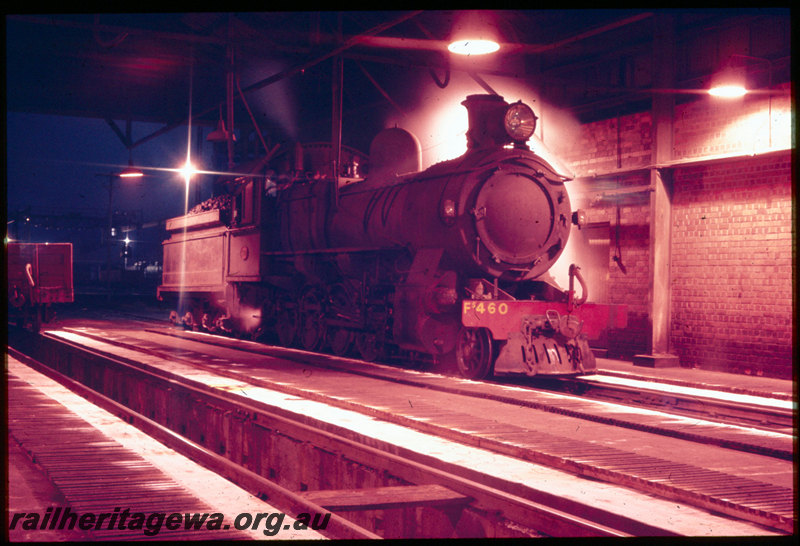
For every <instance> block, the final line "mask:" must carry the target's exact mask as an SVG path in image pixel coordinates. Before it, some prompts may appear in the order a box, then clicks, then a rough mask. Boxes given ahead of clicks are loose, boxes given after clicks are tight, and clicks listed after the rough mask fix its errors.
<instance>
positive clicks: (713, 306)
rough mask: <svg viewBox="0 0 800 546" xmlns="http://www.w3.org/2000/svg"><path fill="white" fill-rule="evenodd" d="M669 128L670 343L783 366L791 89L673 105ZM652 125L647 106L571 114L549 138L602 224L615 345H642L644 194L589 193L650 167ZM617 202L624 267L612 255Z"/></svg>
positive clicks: (703, 356)
mask: <svg viewBox="0 0 800 546" xmlns="http://www.w3.org/2000/svg"><path fill="white" fill-rule="evenodd" d="M673 128H674V134H673V157H674V159H676V160H683V161H687V163H686V164H684V165H681V164H680V163H679V164H676V165H675V166H674V167H672V168H671V169H670V170H671V172H672V177H673V198H672V203H673V208H672V241H671V278H672V315H671V331H670V345H671V352H672V353H674V354H677V355H678V356H679V357H680V360H681V365H683V366H688V367H700V368H707V369H716V370H726V371H732V372H737V373H752V374H756V375H768V376H776V377H791V374H792V327H793V315H792V311H793V307H792V289H793V286H792V279H793V278H794V254H793V252H794V246H793V243H792V236H793V233H792V226H793V217H792V168H791V165H792V154H791V151H790V148H791V143H792V139H791V134H792V131H791V105H790V101H789V98H788V96H776V97H772V98H771V99H769V98H766V97H764V96H754V97H747V98H745V99H742V100H741V101H738V102H737V101H734V102H716V101H713V100H710V99H701V100H697V101H694V102H690V103H686V104H682V105H677V106H676V109H675V119H674V127H673ZM651 133H652V121H651V116H650V113H649V112H644V113H639V114H633V115H629V116H622V117H619V118H614V119H609V120H603V121H599V122H595V123H592V124H587V125H583V126H581V127H580V129H579V131H578V132H577V133H576V134H575V135H574V137H573V138H572V139H570V141H569V143H568V144H567V145H566V146H565V147H562V148H561V149H559V150H558V153H559V156H560V157H561V158H562V159H563V160H564V162H565V163H566V164H567V165H568V166H569V167H570V168H571V169H572V170H573V172H575V173H576V175H577V176H578V178H577V180H576V181H575V182H576V184H575V185H576V186H577V187H578V188H580V190H579V192H578V193H579V195H577V196H575V198H573V201H574V202H575V203H576V206H581V207H583V208H585V209H586V210H587V213H588V217H589V221H590V222H593V223H597V222H608V225H609V239H610V241H611V247H610V249H609V264H608V275H607V278H608V283H609V285H608V295H609V296H608V298H609V303H625V304H627V305H628V306H629V310H630V315H629V327H628V328H626V329H625V330H624V331H622V332H614V333H612V334H613V335H611V336H609V355H610V356H615V357H623V358H625V357H630V356H632V355H633V354H636V353H642V352H648V344H649V341H648V340H649V332H650V328H651V326H650V321H649V313H648V307H649V279H650V272H649V237H650V231H649V225H650V211H649V195H648V194H646V193H639V194H630V195H623V194H615V195H614V196H612V197H610V198H603V199H593V198H592V196H597V195H599V194H602V193H603V191H604V190H608V189H612V190H617V189H620V188H625V187H626V186H631V187H635V186H637V185H647V184H648V183H649V174H648V172H647V171H646V170H643V171H636V170H635V169H637V168H642V167H647V166H648V165H650V164H651V163H652V161H651V147H652V134H651ZM775 150H778V151H775ZM780 150H784V151H783V152H781V151H780ZM767 152H769V153H767ZM753 154H758V155H753ZM725 155H727V156H729V157H722V158H720V156H725ZM709 158H717V159H715V160H714V161H705V160H707V159H709ZM695 160H696V161H695ZM693 162H694V163H693ZM571 197H572V192H571ZM617 206H619V207H620V212H621V215H620V216H621V220H620V226H619V227H620V229H619V235H620V237H619V238H620V253H621V256H622V261H623V264H624V265H625V266H626V268H627V274H623V273H622V271H621V270H620V268H619V267H618V266H617V264H616V263H615V262H614V261H613V260H612V257H613V255H614V252H615V239H616V233H617V229H616V224H617V223H616V210H617Z"/></svg>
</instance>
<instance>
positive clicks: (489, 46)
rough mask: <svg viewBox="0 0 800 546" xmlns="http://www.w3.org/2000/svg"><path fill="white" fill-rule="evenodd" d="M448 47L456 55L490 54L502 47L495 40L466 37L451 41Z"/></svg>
mask: <svg viewBox="0 0 800 546" xmlns="http://www.w3.org/2000/svg"><path fill="white" fill-rule="evenodd" d="M447 49H448V51H450V53H455V54H456V55H467V56H472V55H488V54H489V53H494V52H495V51H497V50H498V49H500V44H498V43H497V42H495V41H493V40H482V39H469V38H464V39H461V40H455V41H453V42H450V45H448V46H447Z"/></svg>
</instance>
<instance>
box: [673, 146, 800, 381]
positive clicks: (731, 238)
mask: <svg viewBox="0 0 800 546" xmlns="http://www.w3.org/2000/svg"><path fill="white" fill-rule="evenodd" d="M674 187H675V193H674V196H673V201H672V203H673V207H672V268H671V276H672V290H673V294H672V328H671V329H672V331H671V343H672V347H673V351H674V352H675V353H676V354H678V355H679V356H680V359H681V364H682V365H684V366H695V367H701V368H708V369H719V370H728V371H734V372H740V373H752V374H757V375H762V374H763V375H768V376H780V377H791V371H792V279H793V278H794V260H793V257H794V256H793V249H794V246H793V244H792V226H793V221H792V196H791V154H790V153H789V152H786V153H782V154H778V155H777V156H776V155H775V154H771V155H770V156H768V157H764V158H747V159H741V160H736V161H725V162H721V163H712V164H708V165H703V166H694V167H683V168H679V169H676V170H675V174H674Z"/></svg>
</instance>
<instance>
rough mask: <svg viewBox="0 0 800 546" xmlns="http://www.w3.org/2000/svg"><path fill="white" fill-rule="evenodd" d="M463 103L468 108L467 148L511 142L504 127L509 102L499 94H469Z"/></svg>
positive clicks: (488, 146) (489, 146) (486, 146)
mask: <svg viewBox="0 0 800 546" xmlns="http://www.w3.org/2000/svg"><path fill="white" fill-rule="evenodd" d="M461 104H463V105H464V107H466V109H467V115H468V116H469V129H467V149H468V150H472V149H478V148H491V147H495V146H502V145H503V144H507V143H508V142H509V138H508V134H507V133H506V131H505V128H504V127H503V116H504V115H505V112H506V109H507V108H508V103H507V102H506V101H505V100H504V99H503V97H501V96H499V95H469V96H467V98H466V100H464V102H462V103H461Z"/></svg>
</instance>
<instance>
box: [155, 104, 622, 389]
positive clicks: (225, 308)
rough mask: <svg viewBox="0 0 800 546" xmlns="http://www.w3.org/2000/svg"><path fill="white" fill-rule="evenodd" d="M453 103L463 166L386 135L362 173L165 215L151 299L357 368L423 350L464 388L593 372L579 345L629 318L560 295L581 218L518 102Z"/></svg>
mask: <svg viewBox="0 0 800 546" xmlns="http://www.w3.org/2000/svg"><path fill="white" fill-rule="evenodd" d="M462 104H463V105H464V106H465V107H466V109H467V112H468V117H469V129H468V131H467V151H466V152H465V153H464V154H463V155H462V156H460V157H458V158H456V159H452V160H448V161H444V162H441V163H438V164H436V165H433V166H432V167H430V168H428V169H426V170H424V171H420V169H419V144H418V142H417V141H416V139H415V138H414V137H413V136H412V135H411V134H410V133H407V132H405V131H403V130H402V129H396V128H395V129H389V130H387V131H385V132H384V133H382V134H380V135H378V137H376V139H375V141H373V145H372V147H371V149H370V170H369V174H368V176H366V177H365V178H360V177H358V176H356V175H357V172H355V168H351V169H350V172H349V173H348V174H349V175H351V176H349V177H344V176H335V177H334V176H324V175H319V174H317V175H314V176H311V175H310V174H309V173H307V172H306V171H305V170H303V169H302V168H299V167H302V165H300V163H302V162H301V161H300V162H299V161H297V160H296V161H295V169H293V170H291V171H290V172H285V171H284V172H280V170H279V171H278V172H276V171H275V170H274V169H271V168H269V166H267V167H264V168H263V172H261V171H259V172H257V173H254V174H253V175H252V176H242V177H239V178H237V179H235V180H231V181H228V183H227V184H226V187H227V188H228V191H227V193H226V194H223V195H219V196H216V197H215V198H213V199H212V200H211V204H208V203H207V204H206V206H203V207H200V209H199V210H198V211H195V212H196V213H194V214H187V215H185V216H182V217H178V218H174V219H171V220H169V221H168V222H167V229H168V231H169V232H170V238H169V239H168V240H167V241H165V242H164V269H163V284H162V285H161V286H159V288H158V296H159V298H162V299H163V298H169V299H171V300H173V301H174V302H175V304H176V310H175V311H174V312H173V313H172V319H173V321H174V322H176V323H182V324H183V325H184V326H185V327H191V328H201V329H204V330H207V331H211V332H218V331H221V332H229V333H235V334H239V335H245V334H246V335H250V336H252V337H259V336H261V335H262V334H265V333H272V334H273V335H274V338H275V339H276V340H277V342H279V343H280V344H282V345H285V346H293V345H295V346H299V347H301V348H304V349H306V350H310V351H321V350H330V351H331V352H333V353H334V354H337V355H344V354H347V353H348V352H350V351H351V350H354V351H356V352H357V353H358V354H359V355H360V356H361V357H362V358H364V359H366V360H375V359H381V358H382V357H385V356H387V355H388V354H392V353H393V354H402V353H407V354H408V355H428V356H430V357H433V359H435V360H437V361H441V362H454V363H455V365H456V366H457V368H458V370H459V371H460V373H461V374H462V375H464V376H466V377H469V378H482V377H485V376H487V375H489V374H491V373H495V374H526V375H537V374H576V373H586V372H590V371H593V370H594V369H595V368H596V366H595V360H594V356H593V354H592V352H591V350H590V348H589V344H588V339H589V338H590V337H594V336H598V335H599V334H600V333H601V332H602V331H603V330H604V329H605V328H608V327H619V326H623V325H624V322H625V310H624V309H623V308H618V307H613V306H608V305H597V304H589V303H586V301H585V300H586V295H587V288H586V286H585V283H584V282H583V279H582V277H581V275H580V270H579V269H578V268H577V267H576V266H572V267H571V268H570V287H569V289H568V290H562V289H561V288H559V287H557V286H556V285H555V284H554V283H553V282H552V280H551V279H550V277H549V274H548V270H549V269H550V268H551V267H552V266H553V264H554V263H555V262H556V260H558V258H559V256H560V255H561V253H562V252H563V250H564V247H565V245H566V243H567V240H568V237H569V233H570V228H571V225H572V224H574V223H579V221H580V217H581V213H580V212H579V211H577V212H575V213H573V211H572V210H571V208H570V200H569V196H568V194H567V191H566V188H565V185H564V184H565V182H567V181H568V180H569V178H568V177H567V176H565V175H564V174H561V173H559V172H557V170H556V169H555V168H554V167H553V166H552V165H550V164H549V163H548V162H547V161H545V160H544V159H543V158H542V157H541V156H540V155H538V154H536V153H535V152H534V151H531V150H530V148H529V147H528V145H527V141H528V140H529V138H530V137H531V135H532V134H533V131H534V129H535V125H536V119H537V118H536V116H535V115H534V113H533V111H532V110H531V109H530V108H529V107H528V106H527V105H525V104H523V103H522V102H516V103H513V104H509V103H508V102H506V101H505V100H504V99H503V98H502V97H499V96H497V95H471V96H469V97H467V99H466V100H465V101H464V102H463V103H462ZM352 163H353V164H355V163H356V161H355V160H354V161H353V162H352ZM351 167H353V165H351ZM203 209H208V210H203ZM576 281H577V284H579V285H581V297H580V298H576V290H575V286H574V284H575V282H576Z"/></svg>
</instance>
